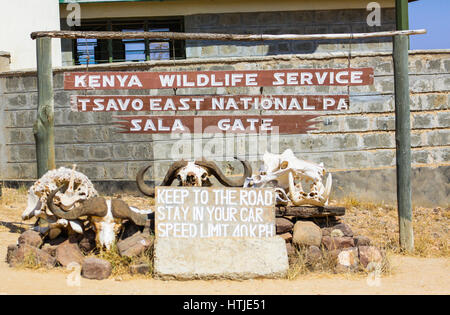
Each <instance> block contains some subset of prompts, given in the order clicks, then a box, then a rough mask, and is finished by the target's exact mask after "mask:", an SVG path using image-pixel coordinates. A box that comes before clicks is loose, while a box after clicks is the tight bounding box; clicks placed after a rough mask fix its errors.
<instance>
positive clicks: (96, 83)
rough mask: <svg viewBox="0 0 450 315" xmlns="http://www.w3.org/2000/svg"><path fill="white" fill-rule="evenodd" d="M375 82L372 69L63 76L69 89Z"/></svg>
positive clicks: (96, 73) (73, 73)
mask: <svg viewBox="0 0 450 315" xmlns="http://www.w3.org/2000/svg"><path fill="white" fill-rule="evenodd" d="M372 83H373V68H343V69H282V70H258V71H250V70H246V71H184V72H66V73H64V89H66V90H120V89H127V90H129V89H174V88H205V87H213V88H217V87H261V86H320V85H325V86H328V85H337V86H339V85H340V86H350V85H351V86H354V85H369V84H372Z"/></svg>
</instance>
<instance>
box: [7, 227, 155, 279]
mask: <svg viewBox="0 0 450 315" xmlns="http://www.w3.org/2000/svg"><path fill="white" fill-rule="evenodd" d="M95 237H96V235H95V232H94V231H93V230H91V229H88V230H86V231H85V232H84V233H83V234H82V235H80V234H72V235H70V236H59V237H58V238H56V239H53V240H51V239H48V238H43V237H42V236H41V234H40V233H38V232H35V231H33V230H28V231H25V232H24V233H22V234H21V235H20V236H19V239H18V242H17V245H16V244H14V245H9V246H8V251H7V255H6V261H7V262H8V264H9V265H10V266H11V267H18V266H33V267H45V268H55V267H65V268H72V266H80V271H81V276H82V277H84V278H87V279H97V280H102V279H107V278H108V277H109V276H110V275H111V273H112V265H111V263H110V262H108V261H107V260H104V259H100V258H97V257H95V256H94V255H95V253H97V252H98V249H97V246H96V240H95ZM153 241H154V238H153V236H152V235H150V234H148V233H143V232H141V231H139V229H137V228H136V227H135V226H134V227H133V226H132V227H131V228H130V227H129V228H128V229H127V230H125V232H124V233H123V234H122V237H121V238H120V239H119V240H118V242H117V244H116V246H117V250H118V253H119V255H120V256H122V257H129V258H139V257H140V256H142V255H143V254H144V252H146V251H147V250H149V249H150V248H151V247H152V246H153ZM130 260H131V259H130ZM132 261H135V262H136V264H131V265H130V273H131V274H136V273H140V274H146V273H148V272H149V271H150V269H151V268H150V267H151V266H150V265H148V264H145V263H143V262H140V261H139V259H132Z"/></svg>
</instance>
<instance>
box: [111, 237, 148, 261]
mask: <svg viewBox="0 0 450 315" xmlns="http://www.w3.org/2000/svg"><path fill="white" fill-rule="evenodd" d="M153 242H154V238H153V237H152V236H151V235H144V234H142V233H140V232H139V233H136V234H134V235H133V236H130V237H129V238H127V239H124V240H120V241H118V242H117V249H118V250H119V254H120V256H126V257H135V256H139V255H140V254H142V253H143V252H144V251H146V250H147V249H149V248H150V247H151V246H152V245H153Z"/></svg>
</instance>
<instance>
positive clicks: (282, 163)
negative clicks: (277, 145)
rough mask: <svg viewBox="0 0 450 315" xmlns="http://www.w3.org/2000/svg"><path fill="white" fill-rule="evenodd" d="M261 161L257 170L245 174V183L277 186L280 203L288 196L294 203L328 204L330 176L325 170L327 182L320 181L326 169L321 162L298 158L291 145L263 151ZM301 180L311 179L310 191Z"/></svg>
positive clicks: (309, 180) (259, 185)
mask: <svg viewBox="0 0 450 315" xmlns="http://www.w3.org/2000/svg"><path fill="white" fill-rule="evenodd" d="M263 161H264V165H263V167H262V169H261V171H260V174H259V175H255V176H253V177H251V178H248V179H247V181H246V185H245V186H252V187H267V186H272V187H277V188H278V189H279V198H278V199H279V200H281V203H287V200H286V198H285V197H286V196H289V199H290V201H291V202H292V203H293V204H294V205H296V206H300V205H306V204H309V205H315V206H324V205H327V204H328V198H329V196H330V192H331V183H332V178H331V174H328V177H327V182H326V185H325V186H324V185H323V182H322V178H323V176H324V175H325V173H326V171H325V168H324V167H323V164H322V163H321V164H316V163H311V162H307V161H303V160H300V159H298V158H297V157H295V155H294V153H293V152H292V150H290V149H287V150H286V151H284V152H283V153H282V154H272V153H269V152H266V153H265V154H264V156H263ZM302 181H303V182H306V183H308V182H311V185H310V190H309V192H305V191H304V190H303V186H302ZM286 191H288V193H286ZM283 197H284V199H283Z"/></svg>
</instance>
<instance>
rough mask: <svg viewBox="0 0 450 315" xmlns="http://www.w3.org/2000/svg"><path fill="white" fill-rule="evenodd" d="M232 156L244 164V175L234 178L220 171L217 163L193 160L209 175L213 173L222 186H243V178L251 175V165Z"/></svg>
mask: <svg viewBox="0 0 450 315" xmlns="http://www.w3.org/2000/svg"><path fill="white" fill-rule="evenodd" d="M234 158H235V159H236V160H239V161H240V162H241V163H242V165H243V166H244V175H243V176H242V177H241V178H239V179H235V180H233V179H230V178H228V177H226V176H225V174H223V173H222V171H221V170H220V169H219V167H218V166H217V164H216V163H214V162H211V161H205V160H201V161H195V164H196V165H198V166H201V167H204V168H206V169H207V170H208V172H209V173H210V174H211V175H214V176H215V177H216V178H217V180H218V181H219V182H220V183H221V184H222V185H224V186H227V187H243V186H244V183H245V180H246V179H247V178H248V177H251V176H252V167H251V166H250V163H248V162H247V161H243V160H241V159H239V158H237V157H234Z"/></svg>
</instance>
